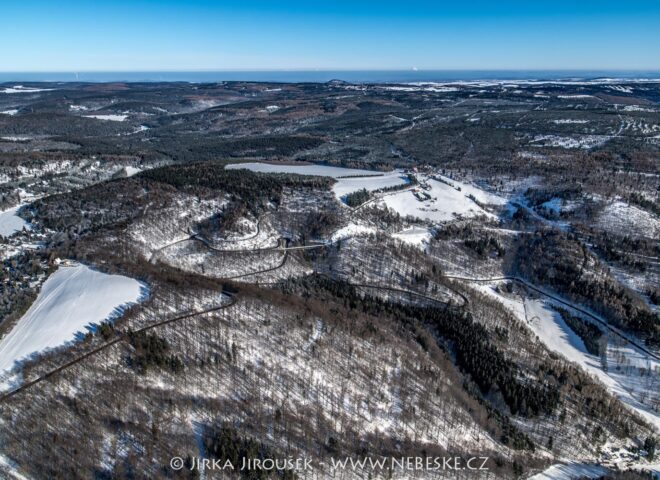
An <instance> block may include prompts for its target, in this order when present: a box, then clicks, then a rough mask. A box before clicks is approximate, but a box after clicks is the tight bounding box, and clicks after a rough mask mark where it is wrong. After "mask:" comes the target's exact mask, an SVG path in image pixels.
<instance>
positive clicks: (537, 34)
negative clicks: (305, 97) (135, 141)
mask: <svg viewBox="0 0 660 480" xmlns="http://www.w3.org/2000/svg"><path fill="white" fill-rule="evenodd" d="M2 3H3V5H2V6H1V7H0V14H1V16H2V17H1V19H0V71H5V72H7V71H99V70H100V71H122V70H123V71H126V70H141V71H148V70H215V69H248V70H249V69H257V70H260V69H317V68H318V69H358V70H363V69H410V68H413V67H416V68H419V69H649V70H660V1H659V0H655V1H634V0H630V1H624V0H619V1H609V0H600V1H592V0H572V1H566V0H554V1H546V0H537V1H532V0H527V1H506V0H499V1H496V0H490V1H483V0H472V1H465V0H453V1H451V2H449V1H443V0H436V1H432V2H427V1H425V0H408V1H404V0H399V1H388V0H381V1H372V0H367V1H360V0H353V1H346V0H337V1H332V0H318V1H317V0H309V1H288V0H281V1H267V0H263V1H250V0H244V1H203V0H158V1H156V0H130V1H129V0H117V1H102V0H87V1H76V0H73V1H68V0H60V1H57V2H56V1H52V0H17V1H11V2H2Z"/></svg>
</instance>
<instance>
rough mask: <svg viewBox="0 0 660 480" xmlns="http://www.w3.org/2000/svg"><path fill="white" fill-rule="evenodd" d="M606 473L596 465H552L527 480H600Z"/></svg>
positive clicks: (604, 469)
mask: <svg viewBox="0 0 660 480" xmlns="http://www.w3.org/2000/svg"><path fill="white" fill-rule="evenodd" d="M606 473H607V469H606V468H603V467H600V466H598V465H585V464H581V463H569V464H557V465H552V466H551V467H549V468H548V469H546V470H544V471H543V472H541V473H538V474H536V475H534V476H533V477H530V478H529V480H576V479H584V478H600V477H601V476H603V475H605V474H606Z"/></svg>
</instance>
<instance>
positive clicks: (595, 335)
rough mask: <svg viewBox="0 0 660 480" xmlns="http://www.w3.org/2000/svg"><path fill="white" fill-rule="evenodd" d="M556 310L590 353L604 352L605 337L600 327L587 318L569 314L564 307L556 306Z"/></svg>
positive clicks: (599, 353) (597, 354)
mask: <svg viewBox="0 0 660 480" xmlns="http://www.w3.org/2000/svg"><path fill="white" fill-rule="evenodd" d="M556 310H557V311H558V312H559V314H560V315H561V318H562V319H563V320H564V321H565V322H566V325H568V326H569V327H570V329H571V330H573V331H574V332H575V333H576V334H577V336H578V337H580V338H581V339H582V342H583V343H584V346H585V347H586V349H587V351H588V352H589V353H590V354H592V355H596V356H600V355H601V354H604V353H605V352H606V349H607V340H606V337H603V332H602V330H601V329H600V328H598V327H597V326H596V325H594V324H593V323H591V322H588V321H587V320H584V319H582V318H580V317H576V316H575V315H571V313H570V312H569V311H568V310H566V309H565V308H561V307H556Z"/></svg>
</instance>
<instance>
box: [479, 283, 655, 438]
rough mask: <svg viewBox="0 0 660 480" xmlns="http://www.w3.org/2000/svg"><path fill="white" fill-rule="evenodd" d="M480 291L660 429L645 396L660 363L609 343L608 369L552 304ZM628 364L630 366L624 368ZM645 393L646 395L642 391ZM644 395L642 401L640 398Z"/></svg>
mask: <svg viewBox="0 0 660 480" xmlns="http://www.w3.org/2000/svg"><path fill="white" fill-rule="evenodd" d="M475 288H477V289H478V290H479V291H480V292H482V293H485V294H486V295H489V296H491V297H495V298H497V299H498V300H499V301H500V302H502V303H503V304H504V305H505V306H506V307H508V308H509V309H510V310H511V311H512V313H514V314H515V315H516V316H517V317H518V318H519V319H520V320H521V321H523V322H524V323H525V324H526V325H527V326H528V327H529V328H530V329H531V330H532V331H533V332H534V333H535V334H536V335H537V336H538V337H539V339H540V340H541V341H542V342H543V343H544V344H545V345H546V346H547V347H548V348H549V349H550V350H552V351H554V352H557V353H559V354H561V355H563V356H564V357H565V358H566V359H568V360H570V361H572V362H574V363H576V364H577V365H579V366H580V367H581V368H582V369H583V370H584V371H585V372H587V373H588V374H590V375H592V376H593V377H594V378H597V379H598V380H599V381H600V382H601V383H602V384H603V385H604V386H605V387H606V388H607V389H608V390H609V391H610V393H612V394H613V395H615V396H616V397H618V398H619V399H620V400H621V401H622V402H623V404H624V405H627V406H628V407H629V408H631V409H632V410H634V411H636V412H637V413H638V414H639V415H640V416H641V417H642V418H644V419H645V420H646V421H647V422H649V423H650V424H651V425H653V426H654V427H655V428H656V429H659V430H660V415H659V414H658V412H656V411H654V410H653V408H652V407H651V406H650V405H649V403H653V401H652V399H650V398H648V397H649V395H650V394H652V393H653V392H652V390H653V389H654V388H655V383H656V378H657V377H656V376H657V372H658V371H660V364H659V363H658V362H657V361H656V360H654V359H652V358H650V357H649V356H647V355H643V354H642V353H641V352H639V351H638V350H636V349H633V348H632V347H631V346H629V345H628V346H627V347H622V346H619V345H616V344H615V343H614V340H613V339H610V340H609V342H608V349H607V357H608V368H607V370H604V369H603V366H602V364H601V361H600V359H599V358H598V357H597V356H594V355H591V354H589V353H588V352H587V349H586V348H585V346H584V343H583V342H582V339H580V337H578V336H577V335H576V334H575V333H574V332H573V330H571V329H570V327H568V325H566V323H565V322H564V320H563V319H562V317H561V315H559V313H558V312H557V311H555V310H554V309H553V308H552V303H551V302H548V301H545V300H540V299H529V298H525V299H524V300H523V301H522V302H521V301H518V300H515V299H513V298H508V297H505V296H504V295H501V294H500V293H498V292H497V291H496V289H495V288H493V287H492V286H488V285H479V286H475ZM627 366H630V367H631V368H626V367H627ZM645 391H646V392H647V393H646V394H645V393H644V392H645ZM642 397H645V398H644V400H645V403H644V402H642V401H641V400H640V399H641V398H642Z"/></svg>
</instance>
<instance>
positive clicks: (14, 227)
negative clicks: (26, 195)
mask: <svg viewBox="0 0 660 480" xmlns="http://www.w3.org/2000/svg"><path fill="white" fill-rule="evenodd" d="M19 208H20V205H19V206H18V207H14V208H10V209H9V210H5V211H3V212H0V235H2V236H3V237H8V236H10V235H12V234H14V233H16V232H18V231H19V230H22V229H23V227H26V226H28V223H27V222H26V221H25V220H23V219H22V218H21V217H19V216H18V215H16V212H18V209H19Z"/></svg>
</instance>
